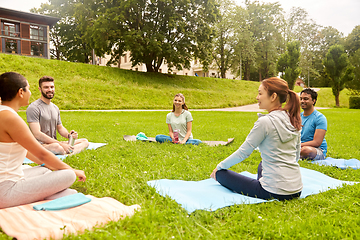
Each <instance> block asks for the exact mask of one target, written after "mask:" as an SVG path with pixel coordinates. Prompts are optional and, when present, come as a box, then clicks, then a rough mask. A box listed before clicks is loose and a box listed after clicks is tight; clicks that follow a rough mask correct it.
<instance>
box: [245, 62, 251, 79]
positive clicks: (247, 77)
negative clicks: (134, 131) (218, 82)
mask: <svg viewBox="0 0 360 240" xmlns="http://www.w3.org/2000/svg"><path fill="white" fill-rule="evenodd" d="M244 78H245V80H248V81H250V64H249V63H248V62H245V65H244Z"/></svg>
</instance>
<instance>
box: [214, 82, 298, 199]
mask: <svg viewBox="0 0 360 240" xmlns="http://www.w3.org/2000/svg"><path fill="white" fill-rule="evenodd" d="M256 99H257V101H258V102H259V108H260V109H266V110H267V111H268V112H269V114H266V115H263V114H260V113H259V114H258V115H259V119H258V120H257V121H256V122H255V124H254V127H253V129H252V130H251V131H250V133H249V135H248V136H247V138H246V140H245V142H244V143H243V144H242V145H241V146H240V148H239V149H238V150H237V151H235V152H234V153H233V154H231V155H230V156H229V157H227V158H226V159H225V160H223V161H222V162H220V163H219V164H218V165H217V167H216V168H215V169H214V171H213V172H212V173H211V175H210V176H211V177H212V178H213V179H215V180H216V181H218V182H219V183H220V184H221V185H223V186H224V187H226V188H228V189H230V190H232V191H235V192H237V193H241V194H244V195H247V196H250V197H256V198H261V199H272V198H275V199H278V200H289V199H292V198H297V197H299V196H300V194H301V191H302V188H303V184H302V181H301V173H300V166H299V164H298V162H297V161H298V159H299V156H300V129H301V118H300V101H299V97H298V95H297V94H296V93H295V92H293V91H292V90H290V89H289V87H288V84H287V82H286V81H284V80H282V79H280V78H275V77H273V78H269V79H265V80H263V81H262V83H261V85H260V87H259V93H258V95H257V97H256ZM284 102H286V105H285V106H284V108H282V104H283V103H284ZM256 147H259V150H260V152H261V158H262V161H261V162H260V164H259V166H258V176H257V179H253V178H249V177H246V176H243V175H241V174H238V173H236V172H233V171H231V170H227V169H228V168H230V167H231V166H233V165H235V164H237V163H239V162H242V161H243V160H244V159H246V158H247V157H249V155H250V154H251V153H252V152H253V150H254V149H255V148H256Z"/></svg>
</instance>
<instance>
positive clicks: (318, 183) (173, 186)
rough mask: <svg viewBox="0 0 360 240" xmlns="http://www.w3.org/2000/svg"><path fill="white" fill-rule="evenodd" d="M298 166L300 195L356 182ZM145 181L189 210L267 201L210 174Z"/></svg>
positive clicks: (212, 209) (249, 175)
mask: <svg viewBox="0 0 360 240" xmlns="http://www.w3.org/2000/svg"><path fill="white" fill-rule="evenodd" d="M300 170H301V177H302V182H303V184H304V187H303V190H302V193H301V196H300V198H305V197H307V196H309V195H312V194H318V193H320V192H325V191H327V190H329V189H334V188H337V187H342V186H343V184H354V183H356V182H350V181H341V180H338V179H334V178H331V177H329V176H327V175H325V174H323V173H320V172H317V171H315V170H310V169H306V168H300ZM241 174H242V175H244V176H247V177H251V178H255V179H256V176H257V175H256V174H251V173H249V172H242V173H241ZM147 184H148V185H149V186H151V187H154V188H155V189H156V192H157V193H159V194H160V195H161V196H164V197H166V196H169V197H170V198H172V199H174V200H175V201H176V202H177V203H179V204H180V205H181V206H182V207H183V208H184V209H185V210H186V211H188V212H189V213H191V212H193V211H195V210H207V211H215V210H217V209H219V208H223V207H227V206H231V205H234V204H254V203H262V202H268V201H267V200H263V199H258V198H253V197H248V196H245V195H242V194H238V193H235V192H233V191H231V190H229V189H227V188H225V187H223V186H221V185H220V183H218V182H217V181H215V180H214V179H212V178H209V179H206V180H202V181H183V180H168V179H162V180H152V181H148V182H147ZM271 201H273V200H271Z"/></svg>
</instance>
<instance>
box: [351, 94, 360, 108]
mask: <svg viewBox="0 0 360 240" xmlns="http://www.w3.org/2000/svg"><path fill="white" fill-rule="evenodd" d="M349 108H352V109H360V96H351V97H350V98H349Z"/></svg>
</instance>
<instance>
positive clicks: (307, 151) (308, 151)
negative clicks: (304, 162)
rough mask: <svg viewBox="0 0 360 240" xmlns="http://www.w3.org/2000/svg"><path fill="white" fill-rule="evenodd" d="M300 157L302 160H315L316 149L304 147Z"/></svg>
mask: <svg viewBox="0 0 360 240" xmlns="http://www.w3.org/2000/svg"><path fill="white" fill-rule="evenodd" d="M300 156H301V158H302V159H306V158H309V159H314V158H315V157H316V149H315V148H313V147H308V146H305V147H302V148H301V151H300Z"/></svg>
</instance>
